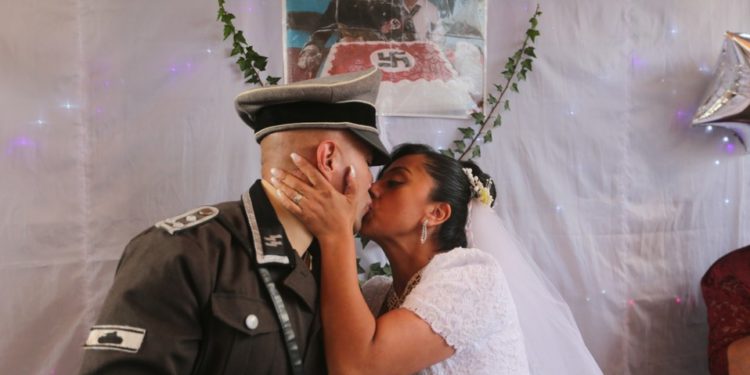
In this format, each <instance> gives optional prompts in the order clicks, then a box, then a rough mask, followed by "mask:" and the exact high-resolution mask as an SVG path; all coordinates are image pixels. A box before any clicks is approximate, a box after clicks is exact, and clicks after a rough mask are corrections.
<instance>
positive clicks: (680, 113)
mask: <svg viewBox="0 0 750 375" xmlns="http://www.w3.org/2000/svg"><path fill="white" fill-rule="evenodd" d="M690 113H691V112H690V111H688V110H684V109H680V110H677V114H676V116H677V120H679V121H685V120H687V119H688V118H690Z"/></svg>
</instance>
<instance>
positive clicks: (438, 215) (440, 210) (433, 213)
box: [427, 202, 451, 226]
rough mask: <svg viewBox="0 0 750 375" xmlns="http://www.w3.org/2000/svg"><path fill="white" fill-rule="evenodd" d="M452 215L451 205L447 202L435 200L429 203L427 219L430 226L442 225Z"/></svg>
mask: <svg viewBox="0 0 750 375" xmlns="http://www.w3.org/2000/svg"><path fill="white" fill-rule="evenodd" d="M450 217H451V205H450V204H448V203H446V202H435V203H430V204H429V205H428V211H427V220H429V224H428V225H429V226H434V225H440V224H443V223H444V222H446V221H447V220H448V219H450Z"/></svg>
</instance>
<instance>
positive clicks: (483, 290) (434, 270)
mask: <svg viewBox="0 0 750 375" xmlns="http://www.w3.org/2000/svg"><path fill="white" fill-rule="evenodd" d="M401 307H402V308H405V309H408V310H410V311H412V312H414V313H415V314H417V315H418V316H419V317H420V318H422V319H424V320H425V321H426V322H427V323H428V324H429V325H430V327H432V330H433V331H435V332H436V333H437V334H438V335H440V336H442V337H443V338H444V339H445V341H446V342H447V343H448V345H450V346H452V347H453V348H454V349H456V351H457V352H458V351H461V350H462V349H464V348H466V347H468V346H470V345H472V343H474V342H477V341H481V339H482V338H484V337H485V336H487V335H489V334H490V333H492V332H494V331H495V330H497V329H503V327H507V326H509V325H517V324H518V322H517V317H516V314H515V306H514V304H513V299H512V298H511V295H510V290H509V289H508V285H507V282H506V281H505V278H504V276H503V273H502V270H501V269H500V266H499V265H498V264H497V262H496V261H495V259H494V258H492V257H491V256H490V255H488V254H486V253H484V252H482V251H480V250H477V249H463V248H457V249H453V250H451V251H449V252H447V253H444V254H440V255H437V256H435V257H434V258H433V259H432V261H431V262H430V264H428V265H427V267H425V269H424V270H423V271H422V279H421V281H420V282H419V284H417V286H416V287H415V288H414V290H412V291H411V293H409V295H408V296H407V297H406V300H405V301H404V303H403V304H402V306H401Z"/></svg>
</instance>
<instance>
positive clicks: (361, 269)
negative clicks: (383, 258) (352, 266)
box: [357, 257, 367, 275]
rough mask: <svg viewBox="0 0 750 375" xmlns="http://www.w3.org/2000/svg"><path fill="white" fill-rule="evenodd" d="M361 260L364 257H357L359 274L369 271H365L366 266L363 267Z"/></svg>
mask: <svg viewBox="0 0 750 375" xmlns="http://www.w3.org/2000/svg"><path fill="white" fill-rule="evenodd" d="M361 262H362V259H360V258H359V257H357V275H361V274H363V273H365V272H367V271H365V269H364V268H362V264H361Z"/></svg>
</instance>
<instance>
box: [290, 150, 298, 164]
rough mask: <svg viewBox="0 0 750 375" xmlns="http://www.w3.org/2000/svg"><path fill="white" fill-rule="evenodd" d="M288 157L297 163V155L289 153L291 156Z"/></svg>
mask: <svg viewBox="0 0 750 375" xmlns="http://www.w3.org/2000/svg"><path fill="white" fill-rule="evenodd" d="M289 157H291V158H292V160H293V161H294V162H298V161H299V155H297V154H296V153H294V152H292V153H291V154H290V155H289Z"/></svg>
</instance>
